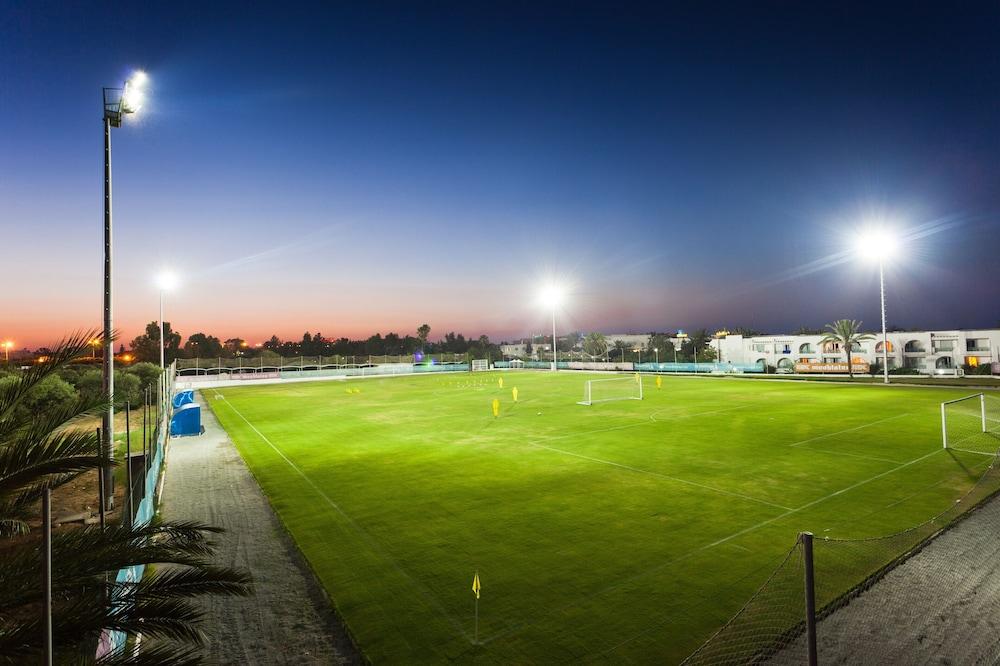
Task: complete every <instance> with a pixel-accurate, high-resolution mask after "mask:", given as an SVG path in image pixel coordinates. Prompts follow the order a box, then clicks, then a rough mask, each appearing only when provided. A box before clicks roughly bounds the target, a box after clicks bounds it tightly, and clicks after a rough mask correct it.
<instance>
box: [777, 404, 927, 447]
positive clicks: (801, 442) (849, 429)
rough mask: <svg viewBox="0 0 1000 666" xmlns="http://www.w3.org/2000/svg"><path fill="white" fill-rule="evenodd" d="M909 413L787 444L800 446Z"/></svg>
mask: <svg viewBox="0 0 1000 666" xmlns="http://www.w3.org/2000/svg"><path fill="white" fill-rule="evenodd" d="M909 415H910V413H909V412H905V413H903V414H896V415H895V416H889V417H887V418H884V419H879V420H878V421H872V422H871V423H864V424H862V425H859V426H855V427H853V428H845V429H843V430H838V431H836V432H828V433H826V434H825V435H817V436H816V437H810V438H809V439H803V440H802V441H800V442H793V443H791V444H789V445H788V446H801V445H802V444H808V443H809V442H815V441H817V440H820V439H826V438H827V437H834V436H836V435H843V434H844V433H845V432H854V431H856V430H863V429H865V428H870V427H872V426H873V425H878V424H879V423H885V422H886V421H892V420H895V419H901V418H903V417H904V416H909Z"/></svg>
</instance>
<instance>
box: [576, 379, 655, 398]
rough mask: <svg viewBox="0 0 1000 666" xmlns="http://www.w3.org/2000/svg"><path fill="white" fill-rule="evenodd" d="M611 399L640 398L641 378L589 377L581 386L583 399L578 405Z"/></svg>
mask: <svg viewBox="0 0 1000 666" xmlns="http://www.w3.org/2000/svg"><path fill="white" fill-rule="evenodd" d="M611 400H642V378H641V377H640V376H639V375H638V374H636V375H633V376H629V377H612V378H609V379H590V380H588V381H587V383H586V384H585V385H584V388H583V400H581V401H580V402H578V403H577V404H578V405H593V404H594V403H595V402H610V401H611Z"/></svg>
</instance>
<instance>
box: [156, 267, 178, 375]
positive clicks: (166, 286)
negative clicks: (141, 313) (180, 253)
mask: <svg viewBox="0 0 1000 666" xmlns="http://www.w3.org/2000/svg"><path fill="white" fill-rule="evenodd" d="M156 284H157V286H159V287H160V372H163V371H164V370H165V369H166V365H165V363H164V359H163V345H164V339H163V298H164V294H165V293H166V292H167V291H169V290H171V289H173V288H174V286H175V285H176V284H177V278H176V277H175V276H174V274H173V273H171V272H169V271H164V272H162V273H160V275H159V277H157V278H156Z"/></svg>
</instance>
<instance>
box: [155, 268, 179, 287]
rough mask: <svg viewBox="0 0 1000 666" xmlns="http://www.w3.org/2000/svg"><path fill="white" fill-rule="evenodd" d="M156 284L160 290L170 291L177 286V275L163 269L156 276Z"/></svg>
mask: <svg viewBox="0 0 1000 666" xmlns="http://www.w3.org/2000/svg"><path fill="white" fill-rule="evenodd" d="M156 285H157V286H158V287H159V288H160V290H161V291H170V290H172V289H173V288H174V287H176V286H177V276H176V275H174V274H173V273H172V272H170V271H163V272H162V273H160V274H159V275H158V276H156Z"/></svg>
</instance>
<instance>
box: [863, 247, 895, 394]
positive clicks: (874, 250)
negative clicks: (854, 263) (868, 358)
mask: <svg viewBox="0 0 1000 666" xmlns="http://www.w3.org/2000/svg"><path fill="white" fill-rule="evenodd" d="M856 249H857V252H858V254H859V255H861V257H862V258H864V259H867V260H868V261H877V262H878V290H879V301H880V304H881V306H882V381H883V383H885V384H888V383H889V339H888V335H887V334H886V330H885V261H886V259H889V258H891V257H892V255H893V254H894V253H895V251H896V244H895V241H894V240H893V238H892V236H891V235H889V234H888V233H887V232H886V231H885V230H883V229H870V230H868V231H866V232H864V233H862V234H861V235H860V236H859V237H858V239H857V248H856Z"/></svg>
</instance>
